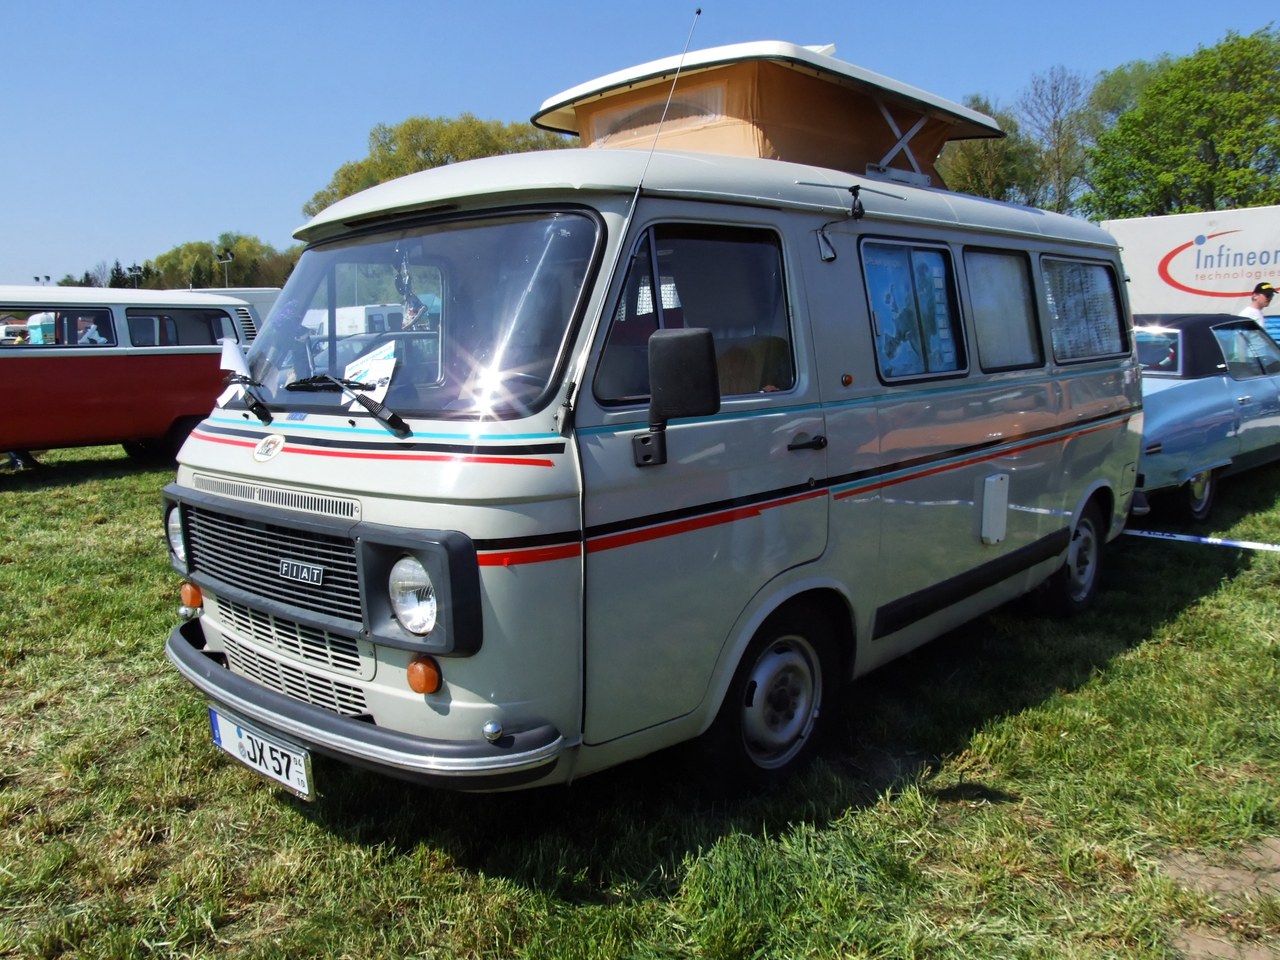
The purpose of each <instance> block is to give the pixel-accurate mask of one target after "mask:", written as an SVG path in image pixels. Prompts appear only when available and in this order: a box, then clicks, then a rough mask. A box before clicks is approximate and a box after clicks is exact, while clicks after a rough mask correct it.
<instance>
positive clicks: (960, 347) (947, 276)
mask: <svg viewBox="0 0 1280 960" xmlns="http://www.w3.org/2000/svg"><path fill="white" fill-rule="evenodd" d="M862 270H863V275H864V276H865V278H866V283H867V297H868V299H869V300H870V308H871V322H872V326H873V328H874V333H875V340H876V362H877V363H878V364H879V367H880V375H881V376H882V377H884V378H885V379H886V380H894V379H899V378H903V377H925V376H937V375H944V374H949V373H959V372H963V371H964V369H965V368H966V366H967V362H966V359H965V350H964V338H963V337H962V336H961V333H960V311H959V310H958V309H957V307H956V296H955V278H954V274H953V271H952V267H951V257H950V255H949V254H948V252H947V251H946V249H945V248H942V247H926V246H923V245H912V244H905V243H888V242H884V241H868V242H866V243H864V244H863V245H862Z"/></svg>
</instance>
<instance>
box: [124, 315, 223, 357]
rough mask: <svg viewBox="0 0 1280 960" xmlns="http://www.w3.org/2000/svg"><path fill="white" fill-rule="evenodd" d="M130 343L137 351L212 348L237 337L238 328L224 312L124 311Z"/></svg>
mask: <svg viewBox="0 0 1280 960" xmlns="http://www.w3.org/2000/svg"><path fill="white" fill-rule="evenodd" d="M125 315H126V319H127V322H128V325H129V342H130V343H131V344H133V345H134V346H135V347H179V346H181V347H198V346H211V345H213V344H216V343H217V342H218V341H219V340H222V339H224V338H230V339H232V340H235V339H238V338H237V337H236V328H235V324H234V323H232V321H231V317H230V316H229V315H228V314H227V313H226V312H225V311H223V310H213V309H200V308H198V307H197V308H190V309H183V308H176V309H168V308H163V309H160V310H155V309H142V308H134V307H130V308H129V309H128V310H127V311H125Z"/></svg>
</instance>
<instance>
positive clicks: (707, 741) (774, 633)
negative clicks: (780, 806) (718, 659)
mask: <svg viewBox="0 0 1280 960" xmlns="http://www.w3.org/2000/svg"><path fill="white" fill-rule="evenodd" d="M834 650H835V641H834V636H833V631H832V628H831V625H830V623H828V622H827V619H826V618H825V617H823V616H821V615H820V614H818V613H817V612H816V611H813V610H807V609H795V610H786V609H783V610H780V611H778V612H777V613H775V614H773V615H772V616H771V617H769V619H767V620H766V621H765V622H764V623H763V624H762V625H761V627H760V629H759V630H758V631H757V632H756V635H755V636H754V637H753V638H752V640H751V643H750V644H749V645H748V646H747V650H746V653H744V654H743V657H742V660H741V662H740V663H739V664H738V668H737V670H736V671H735V672H734V676H733V681H732V682H731V683H730V684H729V690H728V692H727V693H726V694H725V698H724V702H723V703H722V704H721V705H720V712H719V713H718V714H717V716H716V719H715V722H714V723H713V724H712V726H711V728H710V729H709V730H708V731H707V733H706V734H705V735H704V737H703V747H704V750H705V751H706V753H707V754H708V755H709V759H710V761H711V766H712V768H713V769H714V771H715V772H716V774H718V775H719V776H721V777H722V778H723V780H724V782H725V783H727V784H729V785H732V786H734V787H747V788H759V787H765V786H769V785H771V784H773V783H775V782H779V781H782V780H785V779H786V778H787V777H789V776H791V775H792V774H794V773H795V772H796V771H798V770H800V769H801V768H803V767H804V766H805V765H806V764H807V763H808V762H809V761H810V760H811V759H812V758H813V752H814V749H815V748H816V745H817V742H818V740H819V738H820V735H821V733H822V731H823V728H824V727H825V726H826V720H827V717H828V716H829V715H830V713H831V712H832V709H833V707H834V705H835V700H836V690H837V689H838V678H837V675H836V674H837V669H838V668H837V658H836V657H835V655H834Z"/></svg>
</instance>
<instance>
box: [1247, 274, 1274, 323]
mask: <svg viewBox="0 0 1280 960" xmlns="http://www.w3.org/2000/svg"><path fill="white" fill-rule="evenodd" d="M1275 295H1276V288H1275V287H1273V286H1272V285H1271V284H1269V283H1267V282H1266V281H1265V280H1264V281H1263V282H1262V283H1260V284H1258V285H1257V286H1256V287H1254V288H1253V295H1252V296H1251V297H1249V305H1248V306H1247V307H1245V308H1244V309H1243V310H1241V311H1240V314H1239V315H1240V316H1242V317H1248V318H1249V319H1251V320H1257V321H1258V322H1259V323H1262V311H1263V310H1265V309H1267V307H1269V306H1271V298H1272V297H1274V296H1275Z"/></svg>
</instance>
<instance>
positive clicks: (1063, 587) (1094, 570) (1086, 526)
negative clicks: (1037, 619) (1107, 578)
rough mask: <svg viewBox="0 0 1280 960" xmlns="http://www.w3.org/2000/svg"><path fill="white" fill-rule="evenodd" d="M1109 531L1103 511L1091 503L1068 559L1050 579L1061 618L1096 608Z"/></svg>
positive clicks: (1054, 604)
mask: <svg viewBox="0 0 1280 960" xmlns="http://www.w3.org/2000/svg"><path fill="white" fill-rule="evenodd" d="M1106 542H1107V528H1106V521H1105V517H1104V516H1103V512H1102V508H1101V507H1099V506H1098V504H1097V503H1095V502H1094V501H1092V500H1091V501H1090V502H1089V503H1088V504H1086V505H1085V508H1084V509H1083V510H1082V511H1081V512H1080V517H1079V519H1078V520H1077V521H1076V526H1075V529H1074V530H1072V531H1071V543H1070V545H1069V546H1068V547H1067V559H1066V562H1065V563H1063V565H1062V567H1061V568H1059V570H1058V571H1057V572H1056V573H1055V574H1054V575H1053V576H1052V577H1050V578H1049V581H1048V590H1049V603H1050V607H1051V608H1052V609H1053V611H1054V612H1055V613H1057V614H1059V615H1060V616H1074V615H1075V614H1077V613H1082V612H1084V611H1085V610H1087V609H1088V608H1089V607H1090V606H1092V605H1093V601H1094V600H1095V599H1096V597H1097V595H1098V588H1099V586H1100V585H1101V581H1102V559H1103V552H1104V548H1105V547H1106Z"/></svg>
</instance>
